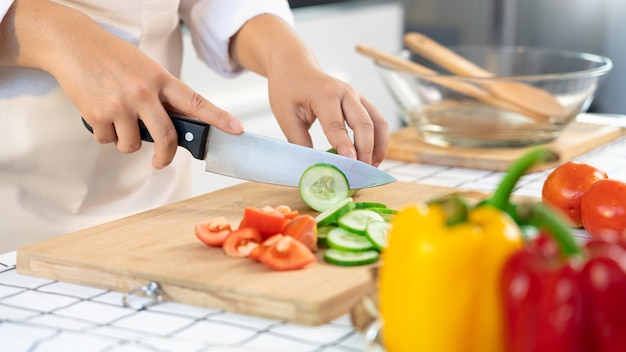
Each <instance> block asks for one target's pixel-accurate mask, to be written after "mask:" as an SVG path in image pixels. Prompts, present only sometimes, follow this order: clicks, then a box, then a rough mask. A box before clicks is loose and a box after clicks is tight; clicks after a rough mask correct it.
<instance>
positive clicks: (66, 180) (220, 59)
mask: <svg viewBox="0 0 626 352" xmlns="http://www.w3.org/2000/svg"><path fill="white" fill-rule="evenodd" d="M57 2H59V3H62V4H64V5H67V6H71V7H74V8H76V9H79V10H81V11H83V12H85V13H87V14H89V15H90V16H91V17H92V18H93V19H94V20H96V21H97V22H98V23H100V24H101V25H102V26H103V27H105V28H106V29H107V30H109V31H111V32H112V33H114V34H116V35H118V36H120V37H122V38H124V39H125V40H127V41H129V42H131V43H133V44H135V45H138V46H139V47H140V48H141V49H142V50H144V51H145V52H146V53H147V54H148V55H150V56H151V57H152V58H154V59H155V60H157V61H158V62H160V63H161V64H162V65H163V66H164V67H165V68H167V69H168V70H169V71H170V72H172V73H173V74H175V75H178V74H179V72H180V64H181V56H182V38H181V28H180V16H181V15H182V17H183V18H185V20H186V21H193V20H194V17H195V18H196V21H198V20H197V19H198V18H201V17H202V16H203V15H207V17H210V16H208V14H207V13H205V14H203V13H202V12H201V11H213V12H215V11H217V10H219V11H220V12H222V13H221V16H219V17H218V18H219V21H218V22H219V23H217V24H220V25H223V24H224V16H231V17H233V18H235V17H238V19H236V20H233V21H232V22H231V23H230V24H229V26H227V27H231V28H224V29H223V30H221V32H220V33H199V32H198V31H199V30H200V31H205V32H210V31H214V30H215V28H211V25H213V26H214V27H215V26H216V24H215V23H216V22H211V21H207V22H206V23H189V27H190V29H191V31H192V33H193V35H194V43H195V45H196V46H198V45H200V46H202V48H198V50H199V51H200V53H199V54H200V56H201V57H203V58H205V59H210V60H208V61H207V62H208V63H209V64H210V65H211V66H212V67H213V68H214V69H216V70H217V71H219V72H220V73H222V74H234V73H236V72H237V71H238V70H239V68H238V67H236V66H234V65H233V64H232V62H230V61H229V60H228V58H227V45H228V44H227V41H228V38H229V37H230V35H232V34H233V33H234V31H236V30H237V29H238V28H239V27H238V26H240V25H241V24H242V23H243V22H245V20H247V19H248V18H250V17H252V16H254V15H255V14H258V13H263V12H272V13H275V14H278V15H280V16H284V18H286V20H288V21H292V19H289V18H288V16H289V15H290V13H288V10H289V9H288V5H286V1H258V0H252V1H249V4H250V3H252V4H253V6H248V7H246V5H244V4H243V3H245V2H246V1H240V2H238V1H234V0H219V1H210V0H200V1H193V0H189V1H187V0H182V2H183V5H182V6H179V5H180V4H179V2H180V1H179V0H106V1H103V0H74V1H71V0H63V1H61V0H59V1H57ZM259 3H262V4H264V5H267V8H265V9H258V7H260V6H257V5H258V4H259ZM196 5H197V6H196ZM237 6H240V8H239V9H238V7H237ZM179 7H180V11H181V15H179ZM194 8H195V10H194ZM255 8H256V9H255ZM226 9H230V13H226V12H227V11H225V10H226ZM241 9H244V10H241ZM194 11H195V12H194ZM207 23H208V24H207ZM198 28H200V29H199V30H198ZM202 38H205V39H206V42H204V43H203V42H201V41H200V40H201V39H202ZM207 38H208V39H207ZM216 38H221V39H220V40H221V42H219V41H218V40H217V39H216ZM207 43H209V44H207ZM207 98H208V99H210V97H207ZM152 154H153V150H152V144H151V143H143V146H142V148H141V150H140V151H138V152H136V153H132V154H122V153H119V152H118V151H117V149H116V148H115V146H114V145H112V144H106V145H102V144H99V143H97V142H95V140H94V139H93V137H92V135H91V134H90V133H89V132H88V131H87V130H86V129H85V127H84V126H83V124H82V122H81V118H80V114H79V112H78V109H77V108H76V107H75V106H74V105H73V104H72V102H71V101H70V100H69V99H68V98H67V97H66V95H65V94H64V92H63V91H62V90H61V89H60V88H59V86H58V84H57V82H56V80H55V79H54V78H53V77H52V76H51V75H49V74H47V73H45V72H43V71H40V70H35V69H16V68H10V67H3V66H0V254H1V253H5V252H8V251H11V250H15V249H17V248H18V247H20V246H23V245H26V244H29V243H33V242H36V241H41V240H45V239H48V238H51V237H53V236H58V235H62V234H66V233H69V232H72V231H75V230H78V229H81V228H85V227H88V226H93V225H95V224H98V223H102V222H107V221H111V220H114V219H117V218H120V217H124V216H127V215H130V214H133V213H137V212H140V211H143V210H147V209H150V208H154V207H157V206H161V205H164V204H168V203H170V202H173V201H176V200H180V199H183V198H185V197H188V196H189V195H190V188H191V182H190V171H191V168H190V161H191V157H190V155H189V153H188V152H187V151H186V150H183V149H179V152H178V153H177V154H176V158H175V160H174V162H173V163H172V165H171V166H169V167H166V168H164V169H162V170H154V169H152V167H151V159H152Z"/></svg>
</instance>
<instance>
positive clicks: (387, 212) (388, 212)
mask: <svg viewBox="0 0 626 352" xmlns="http://www.w3.org/2000/svg"><path fill="white" fill-rule="evenodd" d="M367 209H369V210H372V211H375V212H377V213H378V214H380V216H381V217H382V218H383V219H385V221H391V219H393V216H394V215H396V210H395V209H389V208H367Z"/></svg>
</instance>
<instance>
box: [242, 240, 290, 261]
mask: <svg viewBox="0 0 626 352" xmlns="http://www.w3.org/2000/svg"><path fill="white" fill-rule="evenodd" d="M283 237H285V236H283V235H281V234H278V235H274V236H270V237H269V238H268V239H266V240H265V241H263V242H262V243H261V244H260V245H258V246H256V247H255V248H254V249H253V250H252V251H251V252H250V254H248V258H251V259H254V260H259V258H260V257H261V254H263V252H265V250H267V249H268V248H270V247H272V246H273V245H274V244H276V242H278V241H280V239H281V238H283Z"/></svg>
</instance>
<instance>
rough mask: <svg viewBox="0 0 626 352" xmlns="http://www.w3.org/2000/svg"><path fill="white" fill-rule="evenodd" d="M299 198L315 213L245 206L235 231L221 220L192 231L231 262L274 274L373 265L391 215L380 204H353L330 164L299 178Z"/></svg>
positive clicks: (344, 183) (383, 243)
mask: <svg viewBox="0 0 626 352" xmlns="http://www.w3.org/2000/svg"><path fill="white" fill-rule="evenodd" d="M300 194H301V196H302V199H303V200H304V201H305V203H306V204H307V205H309V206H310V207H311V208H312V209H314V210H317V211H318V212H319V214H318V215H317V216H316V217H313V216H311V215H308V214H299V212H298V210H296V209H291V208H290V207H289V206H287V205H280V206H277V207H276V208H274V207H272V206H269V205H268V206H265V207H263V208H256V207H246V208H244V210H243V216H242V219H241V221H240V223H239V226H237V227H236V228H235V227H234V226H231V224H230V223H229V222H228V221H227V220H226V218H224V217H222V216H218V217H214V218H212V219H209V220H207V221H205V222H203V223H200V224H197V225H196V228H195V234H196V237H197V238H198V239H199V240H200V241H202V242H203V243H204V244H206V245H208V246H212V247H222V248H223V249H224V253H226V255H228V256H231V257H247V258H251V259H254V260H258V261H259V262H261V263H263V264H265V265H267V266H268V267H270V268H272V269H274V270H297V269H302V268H305V267H306V266H308V265H309V264H311V263H313V262H315V261H316V256H315V254H314V253H315V252H316V251H317V250H318V246H319V247H324V254H323V258H324V260H325V261H326V262H328V263H331V264H335V265H341V266H355V265H367V264H372V263H375V262H377V261H378V260H379V257H380V252H381V251H382V250H383V249H384V247H385V246H386V245H387V233H388V231H389V229H390V227H391V224H390V223H389V222H388V220H389V219H390V217H391V216H392V215H393V213H394V212H395V211H394V210H392V209H389V208H387V206H385V205H384V204H382V203H377V202H355V201H354V199H353V198H352V197H351V196H350V195H353V194H354V191H351V190H350V189H349V188H348V181H347V179H346V176H345V174H344V173H343V172H342V171H341V170H339V169H338V168H337V167H335V166H333V165H329V164H324V163H320V164H314V165H312V166H311V167H309V168H308V169H307V170H305V172H304V173H303V174H302V177H301V180H300Z"/></svg>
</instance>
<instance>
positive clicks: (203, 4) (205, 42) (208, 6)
mask: <svg viewBox="0 0 626 352" xmlns="http://www.w3.org/2000/svg"><path fill="white" fill-rule="evenodd" d="M260 14H273V15H276V16H278V17H280V18H282V19H283V20H285V21H286V22H287V23H289V24H290V25H291V26H292V27H293V25H294V19H293V13H292V12H291V9H290V8H289V3H288V2H287V1H286V0H181V5H180V15H181V17H182V19H183V21H184V22H185V24H186V26H187V27H188V28H189V31H190V32H191V38H192V41H193V45H194V47H195V49H196V52H197V54H198V57H199V58H200V59H201V60H202V61H204V62H205V63H206V64H207V65H208V66H209V67H210V68H212V69H213V70H215V72H217V73H218V74H220V75H223V76H234V75H236V74H237V73H239V72H241V71H242V70H243V68H242V67H241V66H239V65H237V63H235V62H234V61H233V60H231V59H230V56H229V54H228V44H229V41H230V38H231V37H232V36H233V35H234V34H235V33H237V31H238V30H239V29H240V28H241V27H242V26H243V25H244V23H246V21H248V20H249V19H251V18H252V17H254V16H257V15H260Z"/></svg>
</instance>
